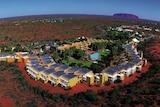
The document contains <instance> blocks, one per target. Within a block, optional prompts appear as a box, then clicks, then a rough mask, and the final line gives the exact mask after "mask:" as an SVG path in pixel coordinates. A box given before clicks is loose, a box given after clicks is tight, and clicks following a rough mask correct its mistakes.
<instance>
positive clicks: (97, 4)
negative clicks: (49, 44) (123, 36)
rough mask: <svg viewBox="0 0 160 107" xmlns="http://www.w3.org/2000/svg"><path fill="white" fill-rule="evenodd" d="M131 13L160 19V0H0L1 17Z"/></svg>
mask: <svg viewBox="0 0 160 107" xmlns="http://www.w3.org/2000/svg"><path fill="white" fill-rule="evenodd" d="M114 13H131V14H135V15H137V16H139V17H140V18H141V19H150V20H157V21H160V0H0V18H5V17H13V16H25V15H41V14H97V15H113V14H114Z"/></svg>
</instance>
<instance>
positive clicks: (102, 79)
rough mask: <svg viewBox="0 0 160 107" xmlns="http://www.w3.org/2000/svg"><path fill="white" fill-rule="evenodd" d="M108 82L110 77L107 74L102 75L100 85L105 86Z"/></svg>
mask: <svg viewBox="0 0 160 107" xmlns="http://www.w3.org/2000/svg"><path fill="white" fill-rule="evenodd" d="M106 81H108V75H107V74H102V75H100V84H104V83H105V82H106Z"/></svg>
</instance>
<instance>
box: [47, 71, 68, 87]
mask: <svg viewBox="0 0 160 107" xmlns="http://www.w3.org/2000/svg"><path fill="white" fill-rule="evenodd" d="M63 75H65V73H64V72H63V71H59V72H53V73H51V74H50V78H49V80H48V82H50V83H51V84H53V85H54V86H57V85H58V84H59V83H60V77H61V76H63Z"/></svg>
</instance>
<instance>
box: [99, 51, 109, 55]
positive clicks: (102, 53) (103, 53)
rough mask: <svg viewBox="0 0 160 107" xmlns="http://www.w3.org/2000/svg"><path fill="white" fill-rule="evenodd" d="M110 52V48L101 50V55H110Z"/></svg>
mask: <svg viewBox="0 0 160 107" xmlns="http://www.w3.org/2000/svg"><path fill="white" fill-rule="evenodd" d="M110 52H111V51H110V50H105V51H101V52H100V55H101V56H103V55H109V54H110Z"/></svg>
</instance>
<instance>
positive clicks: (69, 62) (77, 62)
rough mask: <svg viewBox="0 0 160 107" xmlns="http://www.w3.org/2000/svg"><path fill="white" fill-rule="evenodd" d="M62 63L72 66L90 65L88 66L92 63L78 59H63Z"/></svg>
mask: <svg viewBox="0 0 160 107" xmlns="http://www.w3.org/2000/svg"><path fill="white" fill-rule="evenodd" d="M62 63H63V64H66V65H71V66H79V67H88V68H89V67H90V66H91V64H92V63H91V62H84V61H81V60H77V59H71V60H62Z"/></svg>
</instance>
